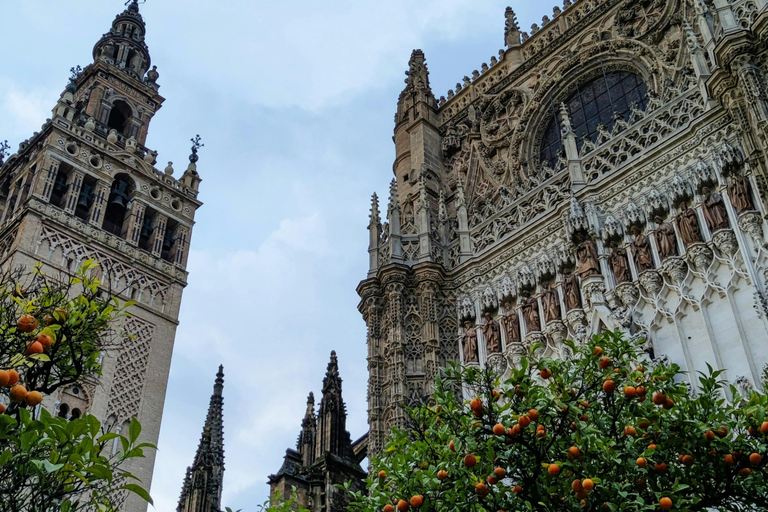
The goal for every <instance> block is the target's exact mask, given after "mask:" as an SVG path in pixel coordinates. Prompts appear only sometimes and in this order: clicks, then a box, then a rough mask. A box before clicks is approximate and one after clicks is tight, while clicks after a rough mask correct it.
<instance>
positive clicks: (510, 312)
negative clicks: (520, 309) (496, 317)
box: [501, 302, 520, 345]
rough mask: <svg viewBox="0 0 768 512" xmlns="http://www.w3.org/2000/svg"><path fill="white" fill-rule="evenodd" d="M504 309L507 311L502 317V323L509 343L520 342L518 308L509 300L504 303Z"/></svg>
mask: <svg viewBox="0 0 768 512" xmlns="http://www.w3.org/2000/svg"><path fill="white" fill-rule="evenodd" d="M504 310H505V311H506V313H505V314H504V316H503V317H501V325H502V327H504V337H505V338H506V341H507V345H511V344H513V343H520V318H519V317H518V316H517V310H516V309H514V308H513V307H512V304H511V303H509V302H507V303H506V304H504Z"/></svg>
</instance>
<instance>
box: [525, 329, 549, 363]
mask: <svg viewBox="0 0 768 512" xmlns="http://www.w3.org/2000/svg"><path fill="white" fill-rule="evenodd" d="M536 345H538V346H539V347H538V348H537V349H536V350H534V351H533V354H532V355H533V357H534V359H538V358H540V357H541V356H543V355H544V352H545V351H546V349H547V337H546V336H545V335H544V334H542V333H541V332H529V333H528V334H526V335H525V346H526V347H528V348H529V349H530V348H533V347H534V346H536Z"/></svg>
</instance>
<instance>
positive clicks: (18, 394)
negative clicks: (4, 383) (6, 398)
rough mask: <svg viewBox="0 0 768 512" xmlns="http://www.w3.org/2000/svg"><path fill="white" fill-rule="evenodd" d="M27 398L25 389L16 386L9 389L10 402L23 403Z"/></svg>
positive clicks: (19, 385)
mask: <svg viewBox="0 0 768 512" xmlns="http://www.w3.org/2000/svg"><path fill="white" fill-rule="evenodd" d="M25 398H27V388H25V387H24V386H22V385H21V384H17V385H15V386H13V387H12V388H11V400H13V401H14V402H23V401H24V399H25Z"/></svg>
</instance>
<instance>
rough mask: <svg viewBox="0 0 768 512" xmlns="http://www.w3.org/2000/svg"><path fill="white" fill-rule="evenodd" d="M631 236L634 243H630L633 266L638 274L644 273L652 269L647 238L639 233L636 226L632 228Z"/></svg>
mask: <svg viewBox="0 0 768 512" xmlns="http://www.w3.org/2000/svg"><path fill="white" fill-rule="evenodd" d="M632 234H633V235H634V236H635V241H634V242H632V253H633V254H632V257H633V258H634V259H635V265H636V266H637V271H638V272H644V271H646V270H650V269H652V268H653V257H652V256H651V246H650V244H649V243H648V238H647V237H646V236H645V235H644V234H643V233H642V232H641V231H640V228H639V227H637V226H632Z"/></svg>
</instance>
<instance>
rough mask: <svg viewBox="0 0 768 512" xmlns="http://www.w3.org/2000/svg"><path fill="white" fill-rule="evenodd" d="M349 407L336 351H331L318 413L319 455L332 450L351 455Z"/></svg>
mask: <svg viewBox="0 0 768 512" xmlns="http://www.w3.org/2000/svg"><path fill="white" fill-rule="evenodd" d="M346 425H347V408H346V405H344V399H343V398H342V396H341V377H339V362H338V359H337V358H336V351H332V352H331V360H330V362H329V363H328V370H327V371H326V372H325V378H324V379H323V398H322V399H321V400H320V409H319V412H318V415H317V438H318V445H317V451H316V453H317V455H318V456H320V455H322V454H324V453H327V452H330V453H332V454H333V455H337V456H339V457H349V456H350V455H351V450H352V441H351V440H350V437H349V432H347V427H346Z"/></svg>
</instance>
